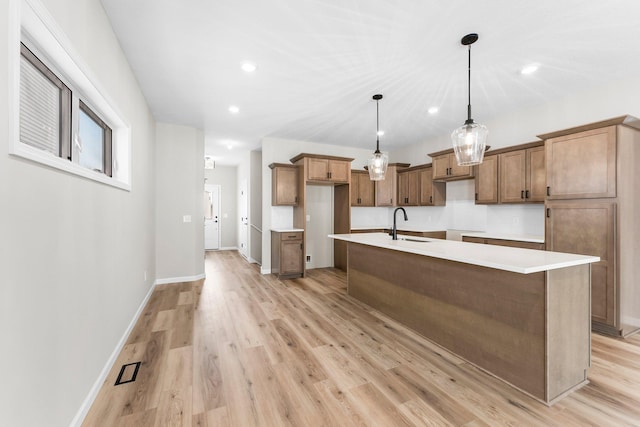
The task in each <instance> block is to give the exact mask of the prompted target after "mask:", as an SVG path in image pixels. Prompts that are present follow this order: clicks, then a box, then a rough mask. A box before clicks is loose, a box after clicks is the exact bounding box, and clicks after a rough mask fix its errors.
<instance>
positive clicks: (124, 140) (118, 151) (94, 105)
mask: <svg viewBox="0 0 640 427" xmlns="http://www.w3.org/2000/svg"><path fill="white" fill-rule="evenodd" d="M10 13H11V15H12V16H14V17H15V19H13V20H11V19H10V22H12V23H13V25H14V27H13V28H10V31H9V33H10V34H9V58H8V59H9V61H8V62H9V102H10V106H9V111H10V112H11V115H10V125H9V153H10V154H11V155H14V156H18V157H22V158H25V159H29V160H31V161H33V162H36V163H39V164H43V165H46V166H50V167H53V168H56V169H59V170H62V171H65V172H68V173H71V174H74V175H78V176H81V177H84V178H88V179H91V180H93V181H97V182H101V183H103V184H107V185H110V186H113V187H117V188H120V189H123V190H127V191H131V127H130V125H129V124H128V123H127V122H126V121H125V120H124V119H123V115H122V114H121V113H120V112H119V111H118V109H117V108H116V107H115V103H114V102H112V101H111V100H110V99H109V97H108V96H107V95H106V92H105V91H104V90H103V89H102V87H101V86H100V84H99V83H98V80H97V78H95V76H94V75H93V74H92V73H91V71H90V68H89V67H88V66H87V65H86V64H85V63H84V62H83V61H82V59H81V57H80V55H79V54H77V52H76V51H75V49H74V48H73V46H72V43H71V41H70V40H69V39H68V38H67V36H66V35H65V34H64V32H63V31H62V30H61V29H60V27H59V26H58V24H57V23H56V22H55V20H54V19H53V17H52V16H51V15H50V14H49V12H48V11H47V10H46V8H45V7H44V6H43V5H42V3H40V2H39V1H38V0H10ZM20 42H23V43H24V44H25V45H26V46H27V47H28V48H29V49H30V50H32V52H33V53H34V54H35V55H36V56H37V57H38V58H39V59H40V60H41V61H42V62H43V63H45V65H47V66H48V67H49V68H51V69H52V71H53V72H54V73H55V74H56V75H57V76H58V77H59V78H60V79H61V80H63V81H64V82H65V84H67V85H68V86H69V87H70V88H71V90H72V93H75V95H73V97H74V98H77V97H79V98H80V99H82V101H83V102H84V103H85V104H87V105H88V106H90V108H91V109H92V110H93V111H94V112H95V113H96V114H98V115H99V116H100V118H101V119H102V120H104V122H105V123H107V124H108V126H109V127H110V128H111V130H112V176H111V177H110V176H107V175H105V174H104V173H100V172H96V171H93V170H90V169H87V168H84V167H82V166H80V165H79V164H78V163H75V162H73V161H69V160H68V159H66V158H61V157H58V156H55V155H53V154H51V153H49V152H46V151H43V150H39V149H37V148H35V147H31V146H29V145H27V144H24V143H22V142H20V117H19V111H20ZM76 106H77V101H76ZM72 111H73V107H72ZM72 120H73V121H74V122H75V123H77V120H74V119H73V118H72ZM73 127H74V125H73V124H72V132H75V131H77V128H76V130H75V131H74V130H73Z"/></svg>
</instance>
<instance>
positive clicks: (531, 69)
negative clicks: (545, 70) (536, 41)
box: [520, 64, 540, 74]
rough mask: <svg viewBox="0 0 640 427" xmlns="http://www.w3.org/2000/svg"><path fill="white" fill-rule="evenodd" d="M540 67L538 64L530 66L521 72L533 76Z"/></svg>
mask: <svg viewBox="0 0 640 427" xmlns="http://www.w3.org/2000/svg"><path fill="white" fill-rule="evenodd" d="M539 67H540V66H539V65H538V64H530V65H527V66H526V67H524V68H523V69H522V70H520V73H522V74H532V73H535V72H536V71H537V70H538V68H539Z"/></svg>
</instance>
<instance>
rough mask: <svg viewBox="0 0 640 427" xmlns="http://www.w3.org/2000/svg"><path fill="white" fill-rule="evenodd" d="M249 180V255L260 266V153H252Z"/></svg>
mask: <svg viewBox="0 0 640 427" xmlns="http://www.w3.org/2000/svg"><path fill="white" fill-rule="evenodd" d="M250 156H251V158H250V162H249V164H250V166H249V170H250V175H251V178H250V180H249V182H250V185H249V226H250V228H249V253H250V256H251V260H252V261H254V262H257V263H258V264H262V233H263V232H262V167H261V165H262V152H261V151H252V152H251V155H250Z"/></svg>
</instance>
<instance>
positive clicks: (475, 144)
mask: <svg viewBox="0 0 640 427" xmlns="http://www.w3.org/2000/svg"><path fill="white" fill-rule="evenodd" d="M477 40H478V35H477V34H475V33H472V34H467V35H466V36H464V37H463V38H462V40H461V43H462V44H463V45H464V46H469V77H468V83H469V92H468V95H469V103H468V104H467V120H466V121H465V122H464V124H463V125H462V126H460V127H459V128H458V129H456V130H454V131H453V132H452V133H451V141H452V142H453V151H454V152H455V153H456V160H457V161H458V165H459V166H472V165H477V164H480V163H482V159H483V158H484V150H485V147H486V142H487V134H488V133H489V131H488V130H487V127H486V126H485V125H481V124H478V123H474V121H473V119H472V118H471V45H472V44H473V43H475V42H476V41H477Z"/></svg>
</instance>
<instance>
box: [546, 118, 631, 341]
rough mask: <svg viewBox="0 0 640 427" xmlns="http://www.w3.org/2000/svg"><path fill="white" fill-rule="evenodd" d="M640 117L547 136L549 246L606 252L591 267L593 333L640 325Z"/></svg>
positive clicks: (617, 332) (616, 331) (623, 331)
mask: <svg viewBox="0 0 640 427" xmlns="http://www.w3.org/2000/svg"><path fill="white" fill-rule="evenodd" d="M639 129H640V120H638V119H636V118H634V117H631V116H623V117H618V118H615V119H611V120H606V121H603V122H598V123H593V124H590V125H585V126H580V127H576V128H572V129H566V130H563V131H558V132H553V133H548V134H544V135H539V138H541V139H543V140H545V157H546V173H547V195H546V201H545V208H546V224H545V234H546V236H545V242H546V248H547V250H550V251H556V252H570V253H579V254H585V255H594V256H598V257H600V261H599V262H597V263H594V264H592V267H591V315H592V317H591V320H592V327H593V329H594V330H595V331H598V332H602V333H606V334H610V335H618V336H620V335H622V336H626V335H629V334H631V333H633V332H636V331H637V330H638V329H640V262H639V261H638V260H640V219H639V218H640V193H639V190H640V167H639V166H638V165H640V130H639Z"/></svg>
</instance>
